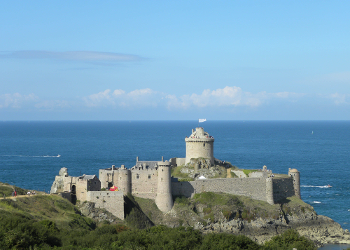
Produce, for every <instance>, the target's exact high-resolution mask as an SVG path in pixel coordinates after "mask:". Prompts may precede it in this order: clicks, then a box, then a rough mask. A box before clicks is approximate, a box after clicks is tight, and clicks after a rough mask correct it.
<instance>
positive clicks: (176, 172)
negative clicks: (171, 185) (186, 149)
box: [171, 165, 193, 180]
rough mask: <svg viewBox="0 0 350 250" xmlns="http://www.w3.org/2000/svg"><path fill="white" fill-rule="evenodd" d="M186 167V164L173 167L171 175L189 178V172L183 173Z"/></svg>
mask: <svg viewBox="0 0 350 250" xmlns="http://www.w3.org/2000/svg"><path fill="white" fill-rule="evenodd" d="M184 167H185V166H184V165H182V166H177V167H173V168H172V169H171V176H172V177H175V178H179V179H184V178H189V177H188V174H185V173H181V169H183V168H184ZM192 180H193V179H192Z"/></svg>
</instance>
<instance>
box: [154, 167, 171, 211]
mask: <svg viewBox="0 0 350 250" xmlns="http://www.w3.org/2000/svg"><path fill="white" fill-rule="evenodd" d="M170 168H171V165H170V162H168V161H165V162H163V161H160V162H158V188H157V196H156V204H157V207H158V208H159V210H160V211H162V212H163V213H166V212H169V211H170V210H171V208H172V207H173V204H174V203H173V197H172V194H171V174H170Z"/></svg>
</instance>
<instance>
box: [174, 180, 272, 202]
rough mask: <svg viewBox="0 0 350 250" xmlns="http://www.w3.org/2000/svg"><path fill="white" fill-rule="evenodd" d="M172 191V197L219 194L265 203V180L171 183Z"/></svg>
mask: <svg viewBox="0 0 350 250" xmlns="http://www.w3.org/2000/svg"><path fill="white" fill-rule="evenodd" d="M172 191H173V195H174V196H185V197H191V196H193V195H194V194H196V193H202V192H221V193H228V194H235V195H243V196H248V197H250V198H252V199H256V200H262V201H266V181H265V178H226V179H207V180H197V181H190V182H173V183H172Z"/></svg>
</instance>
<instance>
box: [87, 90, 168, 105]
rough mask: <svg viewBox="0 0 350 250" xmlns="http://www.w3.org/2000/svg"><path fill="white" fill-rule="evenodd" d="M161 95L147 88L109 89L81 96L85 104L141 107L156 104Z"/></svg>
mask: <svg viewBox="0 0 350 250" xmlns="http://www.w3.org/2000/svg"><path fill="white" fill-rule="evenodd" d="M161 98H162V95H161V94H160V93H158V92H156V91H153V90H151V89H149V88H146V89H136V90H133V91H131V92H129V93H126V92H125V91H124V90H122V89H116V90H114V91H113V92H111V90H110V89H106V90H105V91H102V92H99V93H96V94H92V95H90V96H88V97H85V98H83V100H84V101H85V104H86V106H88V107H99V106H114V107H116V106H123V107H143V106H157V105H158V103H159V102H160V101H161Z"/></svg>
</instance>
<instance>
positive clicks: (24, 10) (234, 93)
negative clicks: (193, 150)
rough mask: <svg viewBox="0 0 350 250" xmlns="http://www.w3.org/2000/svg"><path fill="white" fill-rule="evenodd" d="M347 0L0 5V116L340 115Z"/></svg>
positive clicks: (344, 116)
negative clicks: (333, 0)
mask: <svg viewBox="0 0 350 250" xmlns="http://www.w3.org/2000/svg"><path fill="white" fill-rule="evenodd" d="M349 11H350V1H335V2H331V1H319V0H318V1H103V2H97V1H2V2H1V3H0V23H1V25H0V120H145V119H146V120H189V119H198V118H206V119H207V120H209V119H212V120H349V119H350V15H349Z"/></svg>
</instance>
